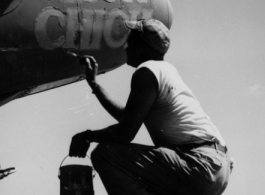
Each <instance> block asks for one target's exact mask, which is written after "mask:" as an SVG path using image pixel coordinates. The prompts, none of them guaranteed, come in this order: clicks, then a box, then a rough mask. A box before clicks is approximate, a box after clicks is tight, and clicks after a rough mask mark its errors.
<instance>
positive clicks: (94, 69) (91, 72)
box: [80, 56, 98, 90]
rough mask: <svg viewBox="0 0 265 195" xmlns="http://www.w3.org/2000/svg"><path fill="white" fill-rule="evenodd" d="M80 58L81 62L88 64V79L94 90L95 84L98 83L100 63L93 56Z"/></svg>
mask: <svg viewBox="0 0 265 195" xmlns="http://www.w3.org/2000/svg"><path fill="white" fill-rule="evenodd" d="M80 60H81V64H82V65H85V66H86V80H87V82H88V84H89V85H90V87H91V88H92V90H93V89H94V87H95V85H97V81H96V76H97V74H98V63H97V61H96V60H95V58H94V57H92V56H89V57H83V58H81V59H80Z"/></svg>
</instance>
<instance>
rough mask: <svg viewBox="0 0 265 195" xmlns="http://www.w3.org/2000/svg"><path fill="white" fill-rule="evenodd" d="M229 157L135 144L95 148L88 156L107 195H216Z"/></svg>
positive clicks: (226, 177) (222, 186)
mask: <svg viewBox="0 0 265 195" xmlns="http://www.w3.org/2000/svg"><path fill="white" fill-rule="evenodd" d="M229 159H230V158H229V155H228V154H227V153H226V154H225V153H224V152H221V151H218V150H216V149H214V148H204V147H200V148H196V149H192V150H188V151H184V150H181V149H178V148H173V149H169V148H165V147H153V146H145V145H139V144H118V143H104V144H99V145H98V146H97V147H96V148H95V149H94V151H93V152H92V154H91V160H92V163H93V166H94V168H95V169H96V171H97V172H98V174H99V175H100V178H101V180H102V182H103V184H104V186H105V188H106V190H107V192H108V194H109V195H173V194H174V195H220V194H221V193H222V192H223V191H224V190H225V188H226V186H227V183H228V180H229V176H230V161H229Z"/></svg>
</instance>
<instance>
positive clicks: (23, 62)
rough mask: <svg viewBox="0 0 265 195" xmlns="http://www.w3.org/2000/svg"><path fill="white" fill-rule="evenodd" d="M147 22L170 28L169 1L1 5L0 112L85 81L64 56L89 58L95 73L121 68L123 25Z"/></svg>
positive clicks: (25, 0) (49, 0)
mask: <svg viewBox="0 0 265 195" xmlns="http://www.w3.org/2000/svg"><path fill="white" fill-rule="evenodd" d="M149 18H155V19H158V20H160V21H162V22H163V23H164V24H165V25H166V26H168V27H170V26H171V24H172V18H173V11H172V7H171V5H170V1H169V0H111V1H110V0H109V1H107V0H3V1H1V3H0V106H1V105H2V104H4V103H6V102H8V101H10V100H12V99H16V98H20V97H25V96H27V95H31V94H35V93H38V92H41V91H45V90H48V89H52V88H55V87H59V86H62V85H66V84H69V83H72V82H77V81H79V80H82V79H84V76H83V74H84V71H85V70H84V67H81V66H80V65H79V64H78V61H77V60H76V59H75V58H73V57H71V56H67V55H66V52H67V51H73V52H75V53H78V54H80V55H91V56H94V57H95V59H96V60H97V61H98V63H99V73H103V72H107V71H110V70H113V69H115V68H117V67H119V66H121V65H122V64H124V63H125V62H126V55H125V51H124V48H123V46H124V44H125V43H126V40H127V37H128V33H129V32H128V30H127V29H126V28H125V27H124V21H125V20H138V19H149ZM1 100H5V101H1Z"/></svg>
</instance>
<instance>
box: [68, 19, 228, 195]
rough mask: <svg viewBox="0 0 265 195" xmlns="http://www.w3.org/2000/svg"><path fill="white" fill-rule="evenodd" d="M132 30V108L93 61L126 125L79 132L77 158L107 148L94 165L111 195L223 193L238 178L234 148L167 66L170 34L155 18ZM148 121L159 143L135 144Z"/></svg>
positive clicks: (108, 105)
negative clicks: (114, 94)
mask: <svg viewBox="0 0 265 195" xmlns="http://www.w3.org/2000/svg"><path fill="white" fill-rule="evenodd" d="M125 26H126V27H127V28H128V29H130V30H131V31H130V34H129V37H128V41H127V44H128V45H127V48H126V53H127V64H128V65H130V66H133V67H135V68H136V71H135V73H134V74H133V77H132V81H131V92H130V95H129V98H128V101H127V103H126V106H123V105H121V104H120V103H119V102H118V101H116V100H115V99H114V98H112V97H111V96H110V95H109V94H108V93H107V92H106V91H105V90H104V89H103V87H102V86H100V85H99V84H98V83H97V81H96V74H97V64H96V62H95V60H94V59H93V58H90V59H89V58H85V62H83V63H84V64H86V65H87V66H88V68H87V71H86V79H87V82H88V84H89V85H90V87H91V88H92V90H93V93H94V94H95V95H96V97H97V98H98V100H99V101H100V103H101V104H102V105H103V107H104V108H105V109H106V110H107V111H108V112H109V113H110V114H111V115H112V116H113V117H114V118H115V119H117V121H118V123H117V124H115V125H112V126H109V127H107V128H105V129H101V130H95V131H91V130H87V131H84V132H81V133H78V134H76V135H75V136H73V138H72V142H71V145H70V151H69V155H70V156H77V157H85V155H86V152H87V150H88V148H89V145H90V143H91V142H97V143H99V144H98V146H97V147H96V148H95V150H94V151H93V152H92V154H91V160H92V163H93V166H94V168H95V169H96V170H97V172H98V173H99V175H100V177H101V180H102V182H103V184H104V186H105V188H106V190H107V192H108V194H109V195H118V194H121V195H134V194H137V195H149V194H150V195H151V194H156V195H167V194H178V195H200V194H201V195H202V194H203V195H220V194H221V193H222V192H223V191H224V190H225V188H226V186H227V183H228V179H229V175H230V158H229V155H228V151H227V148H226V143H225V141H224V139H223V138H222V136H221V135H220V133H219V131H218V129H217V128H216V127H215V126H214V124H213V123H212V122H211V120H210V118H209V117H208V116H207V115H206V114H205V112H204V111H203V109H202V108H201V106H200V104H199V102H198V100H197V99H196V97H195V96H194V95H193V93H192V91H191V90H190V89H189V88H188V87H187V86H186V85H185V83H184V82H183V80H182V79H181V77H180V75H179V74H178V72H177V70H176V68H175V67H174V66H173V65H171V64H169V63H167V62H165V61H164V55H165V53H166V52H167V50H168V48H169V45H170V38H169V31H168V29H167V28H166V27H165V26H164V25H163V24H162V23H161V22H159V21H157V20H154V19H151V20H141V21H138V22H126V23H125ZM83 60H84V59H83ZM143 123H144V124H145V126H146V128H147V130H148V132H149V134H150V136H151V138H152V140H153V142H154V146H144V145H139V144H132V143H130V142H131V141H132V140H133V139H134V137H135V135H136V133H137V132H138V130H139V128H140V127H141V125H142V124H143Z"/></svg>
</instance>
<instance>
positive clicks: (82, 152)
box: [69, 131, 90, 158]
mask: <svg viewBox="0 0 265 195" xmlns="http://www.w3.org/2000/svg"><path fill="white" fill-rule="evenodd" d="M89 146H90V142H89V141H88V140H87V132H86V131H84V132H81V133H78V134H76V135H74V136H73V137H72V141H71V144H70V150H69V156H71V157H72V156H74V157H82V158H84V157H85V156H86V153H87V151H88V149H89Z"/></svg>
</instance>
